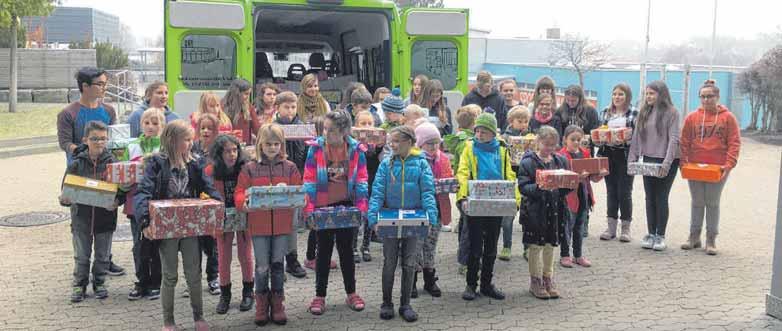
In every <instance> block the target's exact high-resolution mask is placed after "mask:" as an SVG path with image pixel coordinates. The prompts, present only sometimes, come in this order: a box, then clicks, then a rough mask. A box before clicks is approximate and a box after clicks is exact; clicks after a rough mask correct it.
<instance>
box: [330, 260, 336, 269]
mask: <svg viewBox="0 0 782 331" xmlns="http://www.w3.org/2000/svg"><path fill="white" fill-rule="evenodd" d="M329 268H331V269H337V261H334V260H331V262H329Z"/></svg>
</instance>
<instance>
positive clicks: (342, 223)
mask: <svg viewBox="0 0 782 331" xmlns="http://www.w3.org/2000/svg"><path fill="white" fill-rule="evenodd" d="M307 225H308V226H309V227H310V228H312V229H315V230H325V229H343V228H355V227H359V226H361V211H360V210H358V208H356V207H345V206H337V207H322V208H315V210H314V211H313V212H312V213H310V217H308V219H307Z"/></svg>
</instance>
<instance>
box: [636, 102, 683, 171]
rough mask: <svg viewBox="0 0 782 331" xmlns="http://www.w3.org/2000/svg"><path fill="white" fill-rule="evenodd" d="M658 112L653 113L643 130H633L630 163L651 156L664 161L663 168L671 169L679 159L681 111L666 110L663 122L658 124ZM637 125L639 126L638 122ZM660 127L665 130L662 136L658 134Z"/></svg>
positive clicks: (653, 111)
mask: <svg viewBox="0 0 782 331" xmlns="http://www.w3.org/2000/svg"><path fill="white" fill-rule="evenodd" d="M658 111H660V110H656V109H655V110H652V111H651V113H650V114H649V117H648V118H647V120H646V125H645V127H644V129H643V130H641V129H638V130H633V140H632V141H630V152H629V154H628V156H627V161H628V162H636V161H638V159H639V158H640V157H641V156H650V157H656V158H661V159H663V162H662V164H663V166H665V167H670V166H671V164H672V163H673V161H674V160H676V159H678V158H679V135H680V134H681V130H679V111H678V110H676V108H671V109H668V110H666V113H665V114H664V116H663V118H662V121H663V122H662V123H657V113H656V112H658ZM635 125H636V127H637V126H639V125H638V123H637V121H636V123H635ZM658 125H661V126H663V128H664V129H663V134H662V135H660V134H658V133H657V126H658Z"/></svg>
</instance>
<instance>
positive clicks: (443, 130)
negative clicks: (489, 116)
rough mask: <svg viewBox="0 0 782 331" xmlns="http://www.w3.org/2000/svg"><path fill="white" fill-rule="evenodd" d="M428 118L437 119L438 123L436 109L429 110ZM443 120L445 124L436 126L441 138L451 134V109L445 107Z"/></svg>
mask: <svg viewBox="0 0 782 331" xmlns="http://www.w3.org/2000/svg"><path fill="white" fill-rule="evenodd" d="M495 116H496V115H495ZM429 117H437V118H438V121H439V119H440V117H439V116H438V114H437V110H436V109H429ZM445 120H446V122H445V123H440V125H438V126H437V130H439V131H440V136H441V137H445V136H446V135H449V134H452V133H453V116H452V115H451V108H448V106H445Z"/></svg>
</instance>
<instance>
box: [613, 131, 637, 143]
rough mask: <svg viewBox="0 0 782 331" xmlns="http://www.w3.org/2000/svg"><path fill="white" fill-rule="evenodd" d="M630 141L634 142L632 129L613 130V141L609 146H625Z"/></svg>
mask: <svg viewBox="0 0 782 331" xmlns="http://www.w3.org/2000/svg"><path fill="white" fill-rule="evenodd" d="M630 140H633V129H632V128H615V129H611V141H610V142H609V144H611V145H623V144H626V143H628V142H630Z"/></svg>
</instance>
